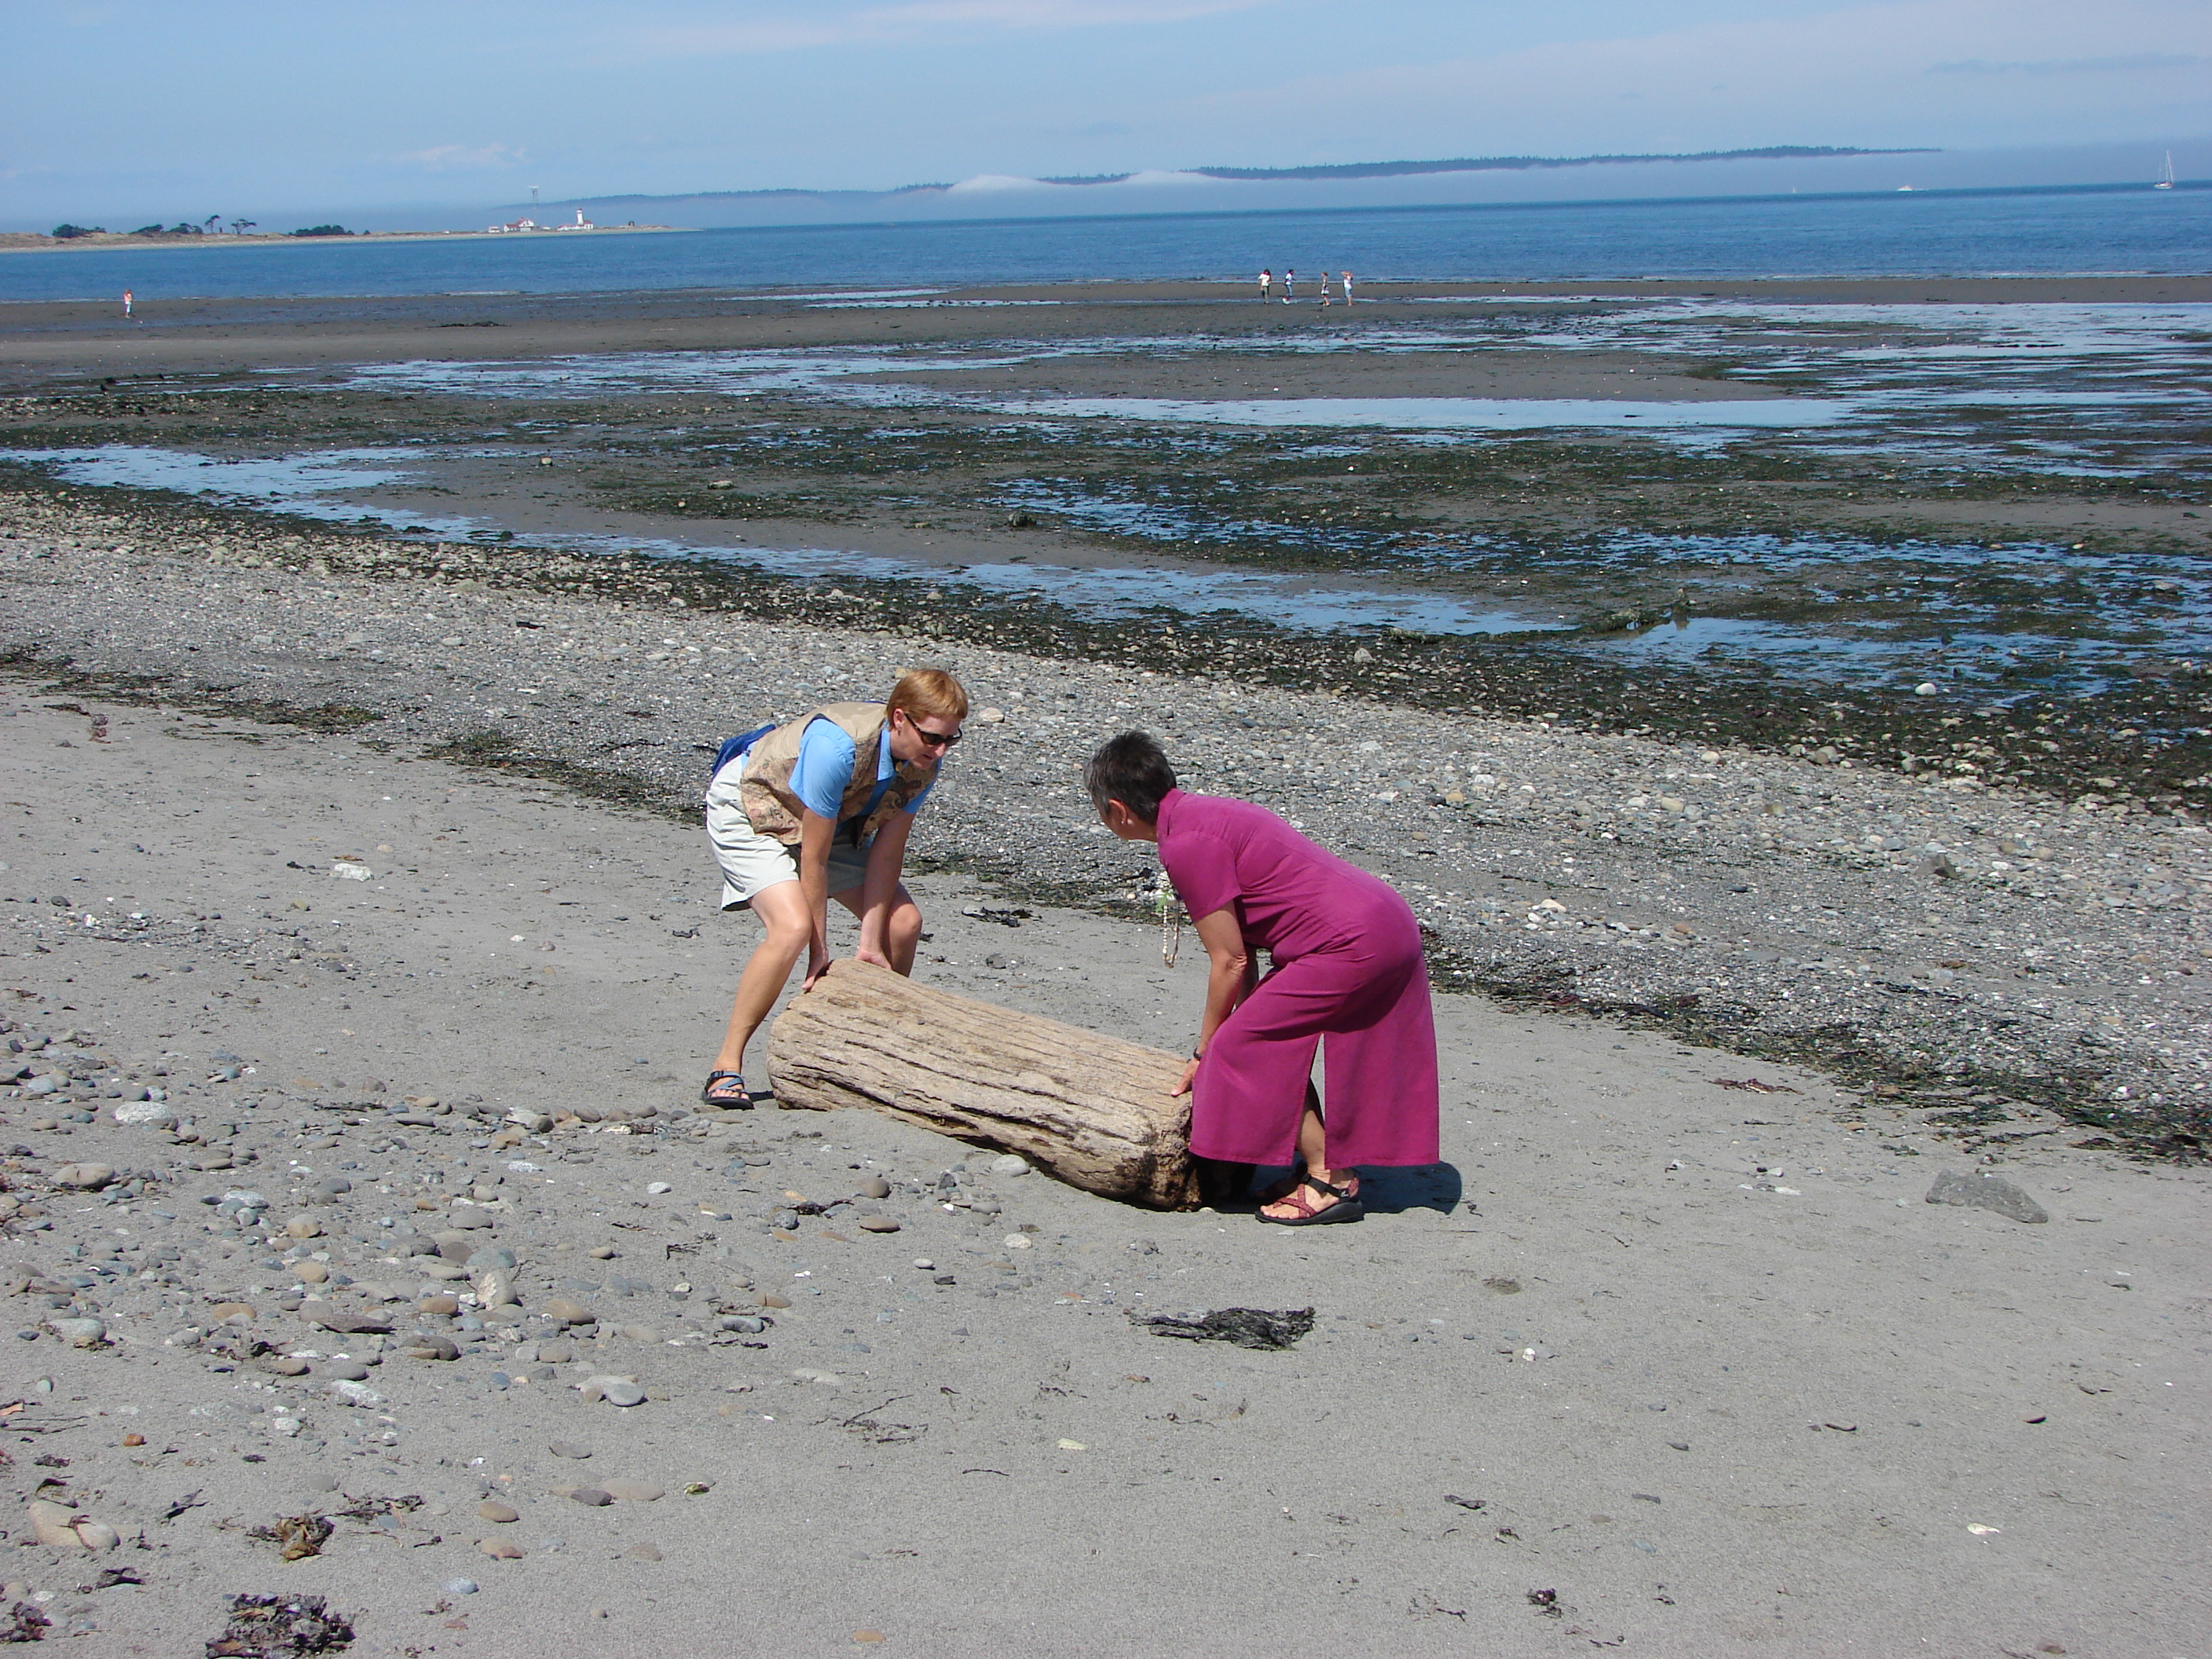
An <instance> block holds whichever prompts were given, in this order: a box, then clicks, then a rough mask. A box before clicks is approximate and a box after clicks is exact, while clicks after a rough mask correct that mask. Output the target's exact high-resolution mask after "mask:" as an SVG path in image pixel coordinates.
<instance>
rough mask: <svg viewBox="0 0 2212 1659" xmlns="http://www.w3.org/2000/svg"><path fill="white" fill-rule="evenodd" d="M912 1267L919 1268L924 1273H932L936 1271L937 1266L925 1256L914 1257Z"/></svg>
mask: <svg viewBox="0 0 2212 1659" xmlns="http://www.w3.org/2000/svg"><path fill="white" fill-rule="evenodd" d="M914 1265H915V1267H919V1268H921V1270H922V1272H924V1273H935V1272H936V1271H937V1264H936V1263H935V1262H934V1261H931V1260H930V1259H929V1258H928V1257H927V1256H926V1255H918V1256H916V1257H915V1259H914Z"/></svg>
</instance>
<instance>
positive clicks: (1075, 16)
mask: <svg viewBox="0 0 2212 1659" xmlns="http://www.w3.org/2000/svg"><path fill="white" fill-rule="evenodd" d="M1270 3H1273V0H904V3H902V4H894V5H879V6H864V7H861V8H859V9H856V10H853V11H848V12H845V13H843V14H842V15H839V14H836V13H833V12H830V11H829V10H828V9H826V8H822V7H814V8H809V9H806V10H805V12H804V13H803V15H793V16H785V17H767V18H762V19H760V20H758V21H749V22H742V23H723V24H706V25H700V26H696V27H688V28H661V29H651V30H647V31H644V32H643V33H641V34H639V35H637V36H635V37H634V38H632V39H631V40H629V42H628V43H627V44H628V45H629V47H630V48H631V50H632V51H633V52H641V54H642V55H644V56H647V57H685V58H694V57H750V56H758V55H761V54H763V53H768V52H798V51H802V50H805V49H806V48H808V47H813V46H869V45H879V44H883V43H885V42H889V41H893V40H911V39H913V38H915V36H917V35H928V34H934V33H948V32H951V31H956V30H957V31H971V30H987V31H999V32H1005V33H1043V32H1054V31H1062V30H1068V29H1088V28H1114V27H1144V26H1147V25H1158V24H1163V23H1181V22H1187V21H1191V20H1193V19H1195V18H1200V17H1212V16H1216V15H1219V14H1221V13H1223V12H1232V11H1249V10H1252V9H1255V7H1259V6H1263V5H1267V4H1270Z"/></svg>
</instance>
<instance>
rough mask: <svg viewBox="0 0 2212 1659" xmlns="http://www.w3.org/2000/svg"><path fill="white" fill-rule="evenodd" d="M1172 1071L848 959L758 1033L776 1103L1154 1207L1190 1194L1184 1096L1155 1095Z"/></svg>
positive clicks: (1158, 1058)
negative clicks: (993, 1153)
mask: <svg viewBox="0 0 2212 1659" xmlns="http://www.w3.org/2000/svg"><path fill="white" fill-rule="evenodd" d="M1182 1066H1183V1062H1182V1060H1178V1059H1176V1057H1175V1056H1174V1055H1173V1054H1163V1053H1161V1052H1160V1051H1159V1050H1158V1049H1157V1048H1139V1047H1138V1045H1136V1044H1135V1043H1133V1042H1121V1041H1119V1040H1117V1039H1115V1038H1113V1037H1107V1036H1099V1035H1098V1034H1097V1033H1096V1032H1094V1031H1085V1030H1079V1029H1078V1028H1077V1027H1075V1026H1073V1025H1063V1024H1060V1022H1059V1021H1058V1020H1053V1019H1047V1018H1043V1017H1042V1015H1039V1014H1024V1013H1017V1012H1014V1011H1013V1010H1012V1009H1008V1008H999V1007H994V1006H992V1005H991V1004H989V1003H987V1002H975V1001H971V1000H969V999H968V998H966V997H959V996H954V995H953V994H951V992H949V991H939V990H935V989H933V988H932V987H928V986H927V985H917V984H915V982H914V981H912V980H910V979H905V978H902V977H901V976H900V975H897V974H894V973H892V972H891V971H890V969H884V968H878V967H875V966H873V965H872V964H870V963H864V962H856V961H851V960H845V961H840V962H836V963H832V964H831V965H830V968H829V972H828V973H827V974H825V975H823V977H822V978H821V979H820V980H818V981H816V982H815V986H814V988H813V989H812V990H811V991H809V992H807V993H806V994H804V995H803V996H797V997H793V999H792V1000H791V1003H790V1005H789V1006H788V1007H787V1008H786V1009H785V1011H784V1012H783V1014H782V1015H781V1018H778V1019H777V1020H776V1022H775V1026H774V1027H773V1028H772V1029H771V1030H770V1032H769V1071H770V1072H771V1073H772V1074H773V1075H774V1077H775V1098H776V1103H777V1104H778V1105H780V1106H786V1107H804V1108H808V1109H813V1110H817V1111H827V1110H829V1109H832V1108H835V1107H839V1106H868V1107H872V1108H874V1109H876V1110H877V1111H879V1112H883V1113H884V1114H886V1115H890V1116H891V1117H897V1118H903V1119H905V1120H906V1121H908V1122H909V1123H919V1124H921V1126H922V1127H924V1128H926V1129H935V1130H937V1131H938V1132H939V1133H941V1134H947V1135H951V1137H952V1138H953V1139H957V1140H964V1141H966V1142H968V1143H969V1145H970V1146H989V1147H994V1148H997V1149H998V1150H1000V1151H1001V1152H1018V1153H1019V1154H1020V1155H1021V1156H1022V1157H1023V1158H1027V1159H1028V1160H1029V1161H1030V1163H1031V1164H1035V1165H1036V1167H1037V1168H1039V1169H1040V1170H1044V1171H1045V1172H1046V1173H1047V1174H1048V1175H1051V1176H1056V1177H1057V1178H1059V1179H1060V1180H1061V1181H1064V1182H1067V1183H1068V1185H1070V1186H1072V1187H1080V1188H1083V1189H1084V1190H1085V1192H1091V1193H1097V1194H1099V1196H1101V1197H1102V1198H1113V1199H1120V1200H1123V1201H1125V1202H1127V1203H1131V1204H1141V1205H1144V1206H1147V1207H1148V1208H1152V1209H1156V1210H1176V1209H1188V1208H1190V1207H1191V1206H1194V1205H1195V1204H1196V1203H1197V1202H1198V1201H1199V1190H1198V1178H1197V1174H1196V1171H1195V1170H1194V1168H1193V1165H1192V1162H1191V1157H1190V1097H1188V1095H1185V1096H1182V1097H1180V1098H1171V1097H1170V1096H1169V1094H1168V1091H1169V1090H1170V1089H1171V1088H1173V1087H1174V1086H1175V1084H1176V1079H1178V1078H1180V1077H1181V1076H1182Z"/></svg>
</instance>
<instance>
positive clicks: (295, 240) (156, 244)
mask: <svg viewBox="0 0 2212 1659" xmlns="http://www.w3.org/2000/svg"><path fill="white" fill-rule="evenodd" d="M686 228H687V227H685V226H682V225H594V226H592V228H590V229H589V230H582V231H580V230H577V229H576V228H574V227H566V228H564V227H562V226H559V225H548V226H546V227H544V228H543V229H539V230H364V231H360V232H357V233H353V234H347V235H344V236H294V235H290V234H287V233H284V232H282V231H271V232H270V233H269V234H266V235H260V236H254V235H247V236H237V235H231V234H227V233H223V232H212V233H210V234H207V235H204V236H138V235H134V234H131V232H129V231H105V230H103V231H98V232H95V233H94V234H91V235H88V236H64V237H58V238H57V237H53V236H49V235H47V234H46V233H45V232H43V231H36V230H0V253H66V252H79V251H83V250H103V251H106V252H118V251H120V250H122V249H125V248H145V249H149V250H150V249H182V248H193V249H202V248H214V247H323V246H337V245H340V244H343V245H344V246H349V247H354V246H360V245H361V244H362V243H363V242H379V243H382V242H489V241H496V240H506V239H508V238H512V237H518V236H520V237H525V238H527V237H532V236H547V235H568V236H628V235H634V234H645V233H661V232H680V231H683V230H684V229H686Z"/></svg>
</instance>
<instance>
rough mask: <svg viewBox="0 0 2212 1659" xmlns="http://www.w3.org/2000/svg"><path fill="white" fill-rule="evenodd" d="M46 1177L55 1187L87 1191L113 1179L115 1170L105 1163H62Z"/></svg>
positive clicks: (103, 1185)
mask: <svg viewBox="0 0 2212 1659" xmlns="http://www.w3.org/2000/svg"><path fill="white" fill-rule="evenodd" d="M33 1127H37V1126H36V1125H33ZM48 1179H49V1180H51V1181H52V1182H53V1183H54V1185H56V1186H57V1187H75V1188H78V1189H80V1190H81V1191H86V1192H89V1191H91V1190H92V1189H94V1188H98V1187H105V1186H106V1185H107V1183H108V1182H111V1181H112V1180H114V1179H115V1171H114V1170H111V1169H109V1168H108V1167H107V1165H106V1164H63V1165H62V1166H61V1168H59V1169H58V1170H55V1171H54V1172H53V1174H52V1176H49V1177H48Z"/></svg>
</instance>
